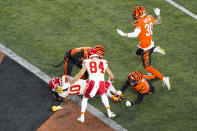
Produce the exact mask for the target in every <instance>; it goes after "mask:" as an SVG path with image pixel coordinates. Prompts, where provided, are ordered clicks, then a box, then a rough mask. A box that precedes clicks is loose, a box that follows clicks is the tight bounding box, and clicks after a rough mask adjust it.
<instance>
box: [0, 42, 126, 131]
mask: <svg viewBox="0 0 197 131" xmlns="http://www.w3.org/2000/svg"><path fill="white" fill-rule="evenodd" d="M0 51H2V52H3V53H4V54H5V55H7V56H9V57H10V58H11V59H12V60H14V61H16V62H17V63H19V64H20V65H22V66H23V67H24V68H26V69H27V70H29V71H30V72H32V73H33V74H34V75H36V76H37V77H38V78H40V79H41V80H43V81H44V82H46V83H49V81H50V80H51V77H49V76H48V75H47V74H45V73H44V72H42V71H41V70H40V69H38V68H37V67H35V66H33V65H32V64H31V63H29V62H28V61H26V60H25V59H23V58H22V57H20V56H18V55H17V54H16V53H14V52H13V51H12V50H10V49H8V48H6V47H5V46H4V45H2V44H1V43H0ZM71 99H72V100H73V101H74V102H75V103H76V104H78V105H80V106H81V98H80V97H79V96H71ZM87 110H88V111H89V112H90V113H92V114H93V115H94V116H96V117H97V118H99V119H100V120H101V121H103V122H104V123H105V124H107V125H108V126H110V127H111V128H112V129H114V130H116V131H127V129H125V128H123V127H122V126H121V125H119V124H118V123H116V122H115V121H113V120H112V119H109V118H108V117H106V116H105V115H104V114H103V113H102V112H100V111H99V110H98V109H96V108H95V107H94V106H92V105H91V104H89V103H88V106H87Z"/></svg>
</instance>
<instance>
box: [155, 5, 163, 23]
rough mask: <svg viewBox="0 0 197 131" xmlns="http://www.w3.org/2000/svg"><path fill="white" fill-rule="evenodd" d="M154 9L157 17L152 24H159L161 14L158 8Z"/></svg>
mask: <svg viewBox="0 0 197 131" xmlns="http://www.w3.org/2000/svg"><path fill="white" fill-rule="evenodd" d="M154 11H155V14H156V16H157V19H155V22H154V25H159V24H161V23H162V19H161V16H160V9H159V8H155V9H154Z"/></svg>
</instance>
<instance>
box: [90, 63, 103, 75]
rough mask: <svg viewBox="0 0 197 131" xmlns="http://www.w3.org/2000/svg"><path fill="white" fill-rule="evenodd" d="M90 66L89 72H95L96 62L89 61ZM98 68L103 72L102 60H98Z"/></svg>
mask: <svg viewBox="0 0 197 131" xmlns="http://www.w3.org/2000/svg"><path fill="white" fill-rule="evenodd" d="M89 66H90V72H91V73H97V70H98V69H97V63H96V62H95V61H92V62H90V63H89ZM98 68H99V69H100V70H101V73H104V66H103V62H99V66H98Z"/></svg>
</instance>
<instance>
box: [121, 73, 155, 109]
mask: <svg viewBox="0 0 197 131" xmlns="http://www.w3.org/2000/svg"><path fill="white" fill-rule="evenodd" d="M155 78H156V77H155V75H143V73H142V72H141V71H136V72H133V73H130V74H129V75H128V77H127V81H126V82H125V84H124V85H123V86H122V88H121V89H120V90H119V91H118V92H117V93H118V94H122V93H124V91H125V90H126V89H127V88H128V87H129V86H131V87H132V88H133V89H134V90H135V91H136V93H137V94H138V98H137V99H136V100H134V101H126V106H133V105H136V104H139V103H141V102H142V101H143V98H144V96H145V95H151V94H152V93H154V87H153V86H152V84H151V81H150V80H152V79H155Z"/></svg>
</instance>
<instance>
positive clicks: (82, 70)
mask: <svg viewBox="0 0 197 131" xmlns="http://www.w3.org/2000/svg"><path fill="white" fill-rule="evenodd" d="M85 71H86V66H85V65H83V67H82V69H81V70H80V72H79V73H78V74H77V75H76V76H75V77H74V78H73V80H71V82H70V85H72V84H74V83H75V82H76V81H78V80H79V79H80V78H81V77H82V76H83V74H84V73H85Z"/></svg>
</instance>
